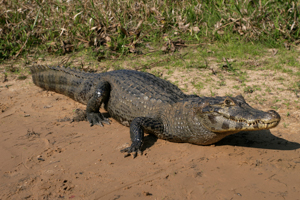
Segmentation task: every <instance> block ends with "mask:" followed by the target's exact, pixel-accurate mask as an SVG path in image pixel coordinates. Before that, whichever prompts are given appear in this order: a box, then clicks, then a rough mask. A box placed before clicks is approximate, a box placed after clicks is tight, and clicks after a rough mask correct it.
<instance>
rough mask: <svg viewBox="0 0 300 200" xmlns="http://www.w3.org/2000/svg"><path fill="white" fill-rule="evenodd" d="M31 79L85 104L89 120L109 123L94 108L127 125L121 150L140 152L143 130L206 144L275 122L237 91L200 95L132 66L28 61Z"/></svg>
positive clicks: (272, 115)
mask: <svg viewBox="0 0 300 200" xmlns="http://www.w3.org/2000/svg"><path fill="white" fill-rule="evenodd" d="M31 72H32V78H33V82H34V83H35V84H36V85H37V86H39V87H41V88H44V89H46V90H51V91H55V92H58V93H61V94H64V95H66V96H68V97H70V98H72V99H74V100H75V101H78V102H80V103H83V104H86V105H87V107H86V115H87V120H88V121H89V123H90V125H91V126H93V125H100V126H103V124H110V121H109V119H107V118H105V117H104V116H103V115H102V114H101V113H100V112H99V108H100V106H101V105H102V104H103V105H104V108H105V109H106V110H107V111H108V113H109V115H110V116H111V117H112V118H114V119H116V120H117V121H119V122H120V123H122V124H123V125H126V126H130V137H131V141H132V144H131V146H130V147H128V148H125V149H122V150H121V152H127V154H126V155H129V154H131V153H133V156H134V157H135V156H136V155H137V153H141V146H142V144H143V141H144V132H147V133H151V134H154V135H156V136H157V137H158V138H160V139H164V140H168V141H171V142H188V143H192V144H198V145H209V144H212V143H215V142H218V141H219V140H221V139H222V138H224V137H226V136H228V135H231V134H234V133H237V132H240V131H254V130H263V129H270V128H273V127H276V126H277V125H278V123H279V121H280V115H279V114H278V113H277V112H275V111H274V110H269V111H267V112H264V111H261V110H257V109H254V108H252V107H251V106H249V105H248V104H247V103H246V101H245V99H244V98H243V96H242V95H238V96H236V97H229V96H225V97H220V96H217V97H200V96H197V95H187V94H184V93H183V92H182V91H181V90H180V89H179V88H178V87H177V86H175V85H173V84H172V83H170V82H168V81H166V80H163V79H160V78H158V77H156V76H154V75H152V74H149V73H145V72H139V71H134V70H118V71H110V72H105V73H87V72H82V71H78V70H74V69H70V68H64V67H50V66H33V67H31Z"/></svg>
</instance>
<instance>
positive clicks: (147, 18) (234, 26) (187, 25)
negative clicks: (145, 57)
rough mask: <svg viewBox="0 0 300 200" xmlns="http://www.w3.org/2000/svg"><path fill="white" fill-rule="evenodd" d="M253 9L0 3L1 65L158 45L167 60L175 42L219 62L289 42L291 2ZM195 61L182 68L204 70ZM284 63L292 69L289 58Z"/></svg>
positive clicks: (82, 1)
mask: <svg viewBox="0 0 300 200" xmlns="http://www.w3.org/2000/svg"><path fill="white" fill-rule="evenodd" d="M259 2H260V3H261V4H259ZM259 2H258V1H242V0H238V1H233V0H229V1H223V0H216V1H202V0H191V1H156V0H149V1H134V0H125V1H121V0H116V1H113V2H112V1H100V0H73V1H69V2H67V1H57V0H49V1H31V2H30V4H29V3H28V1H26V0H11V1H4V2H2V5H1V7H0V27H1V33H0V61H3V60H6V59H9V58H12V57H14V58H15V57H22V58H24V59H26V57H27V55H29V54H39V55H44V54H50V55H65V54H69V53H71V52H78V51H82V50H84V49H90V51H91V52H92V54H91V56H92V57H94V58H99V57H100V56H103V57H105V58H106V59H110V58H112V57H115V56H118V57H123V56H126V55H128V54H148V53H151V51H150V50H149V49H148V47H147V46H149V45H150V46H152V47H153V49H154V50H155V51H158V52H159V53H163V52H162V50H161V49H162V47H163V46H165V47H167V53H169V52H173V51H174V50H178V48H179V47H178V46H176V45H175V48H174V49H172V45H173V44H176V42H177V41H179V40H182V41H183V42H184V43H185V44H202V43H214V42H218V45H217V46H216V47H214V48H212V49H211V50H212V51H214V52H215V56H216V57H217V58H218V59H222V58H223V57H226V58H232V57H238V58H242V59H247V58H249V57H253V56H258V57H259V56H260V55H261V54H262V53H265V50H264V48H262V47H268V48H279V47H281V46H282V44H283V42H288V43H293V42H294V41H296V40H297V39H298V38H299V32H300V31H299V23H295V19H299V16H300V14H299V11H297V9H295V8H293V6H292V4H291V3H288V2H285V1H275V2H272V3H269V1H267V0H261V1H259ZM258 10H259V11H258ZM116 11H117V12H116ZM258 12H259V13H258ZM262 21H266V22H268V23H261V22H262ZM245 44H248V45H245ZM249 44H251V45H249ZM66 45H67V46H66ZM68 45H69V46H68ZM202 50H203V49H202ZM219 50H220V51H219ZM201 54H202V55H201V56H202V59H201V60H202V62H199V63H190V65H188V66H187V67H196V68H202V67H207V63H206V61H205V59H204V58H205V57H207V56H208V55H207V54H208V53H207V51H202V53H201ZM285 62H286V63H287V64H289V65H297V66H298V67H299V64H298V63H297V62H296V60H295V59H294V58H293V57H291V58H289V59H287V60H285ZM181 64H182V63H180V62H179V63H175V65H181Z"/></svg>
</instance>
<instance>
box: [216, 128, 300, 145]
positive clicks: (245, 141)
mask: <svg viewBox="0 0 300 200" xmlns="http://www.w3.org/2000/svg"><path fill="white" fill-rule="evenodd" d="M222 145H232V146H241V147H253V148H260V149H273V150H295V149H299V148H300V144H299V143H297V142H290V141H288V140H285V139H282V138H279V137H276V136H274V135H272V134H271V132H270V130H261V131H248V132H244V131H242V132H239V133H236V134H233V135H229V136H227V137H225V138H224V139H223V140H221V141H219V142H217V143H216V146H222Z"/></svg>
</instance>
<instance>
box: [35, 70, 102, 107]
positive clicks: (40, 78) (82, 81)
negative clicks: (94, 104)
mask: <svg viewBox="0 0 300 200" xmlns="http://www.w3.org/2000/svg"><path fill="white" fill-rule="evenodd" d="M30 70H31V73H32V79H33V82H34V84H35V85H37V86H39V87H41V88H44V89H46V90H51V91H54V92H57V93H60V94H63V95H66V96H68V97H70V98H72V99H74V100H76V101H78V102H80V103H83V104H87V101H88V100H89V99H90V97H91V96H92V91H94V87H95V85H94V84H93V83H95V81H94V79H95V78H97V75H99V74H90V73H86V72H82V71H77V70H74V69H70V68H63V67H50V66H32V67H31V68H30ZM98 78H99V77H98Z"/></svg>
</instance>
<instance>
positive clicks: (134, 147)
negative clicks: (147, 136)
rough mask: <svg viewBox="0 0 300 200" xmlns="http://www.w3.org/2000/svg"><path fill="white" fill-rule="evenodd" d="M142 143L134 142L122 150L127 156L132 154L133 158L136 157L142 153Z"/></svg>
mask: <svg viewBox="0 0 300 200" xmlns="http://www.w3.org/2000/svg"><path fill="white" fill-rule="evenodd" d="M140 146H141V145H140V144H138V143H132V144H131V146H130V147H127V148H125V149H122V150H121V152H122V153H126V154H125V155H124V158H125V157H128V156H130V155H132V157H133V158H135V157H136V156H137V154H139V155H142V154H143V153H142V151H141V150H140Z"/></svg>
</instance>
